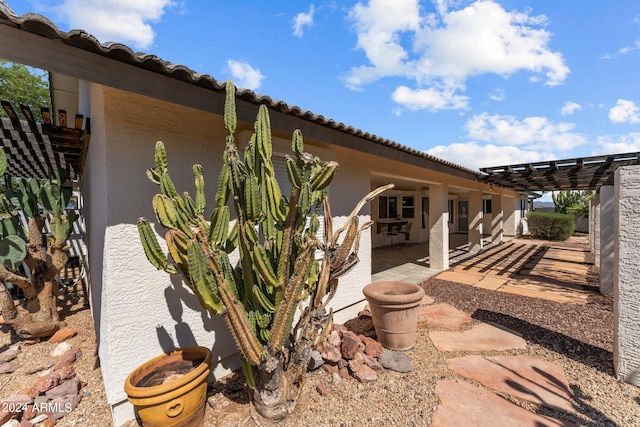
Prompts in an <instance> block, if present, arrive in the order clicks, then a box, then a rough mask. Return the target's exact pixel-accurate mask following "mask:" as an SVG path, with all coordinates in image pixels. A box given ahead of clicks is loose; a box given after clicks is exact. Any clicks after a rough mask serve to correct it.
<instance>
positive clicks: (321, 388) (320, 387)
mask: <svg viewBox="0 0 640 427" xmlns="http://www.w3.org/2000/svg"><path fill="white" fill-rule="evenodd" d="M316 391H317V392H318V394H319V395H320V396H326V395H327V394H329V390H328V389H327V386H326V385H324V383H318V385H316Z"/></svg>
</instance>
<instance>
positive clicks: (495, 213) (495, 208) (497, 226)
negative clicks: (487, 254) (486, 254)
mask: <svg viewBox="0 0 640 427" xmlns="http://www.w3.org/2000/svg"><path fill="white" fill-rule="evenodd" d="M502 198H503V196H502V194H494V195H493V196H491V243H493V244H494V245H495V244H498V243H502V242H503V241H504V221H503V212H502Z"/></svg>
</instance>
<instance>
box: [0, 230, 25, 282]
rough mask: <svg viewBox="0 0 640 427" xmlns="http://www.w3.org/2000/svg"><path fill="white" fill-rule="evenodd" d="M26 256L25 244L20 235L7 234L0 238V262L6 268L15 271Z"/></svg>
mask: <svg viewBox="0 0 640 427" xmlns="http://www.w3.org/2000/svg"><path fill="white" fill-rule="evenodd" d="M26 256H27V244H26V242H25V241H24V240H23V239H22V238H21V237H20V236H16V235H13V236H7V237H5V238H4V239H2V240H0V262H2V263H3V264H4V265H5V266H6V267H7V268H9V269H11V270H13V271H15V270H16V268H18V266H19V265H20V263H21V262H22V261H24V259H25V257H26ZM0 286H1V285H0Z"/></svg>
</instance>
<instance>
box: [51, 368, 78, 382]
mask: <svg viewBox="0 0 640 427" xmlns="http://www.w3.org/2000/svg"><path fill="white" fill-rule="evenodd" d="M56 372H57V373H58V375H60V379H61V380H68V379H69V378H73V377H74V376H75V375H76V370H75V368H74V367H73V366H63V367H62V368H60V369H58V370H57V371H56Z"/></svg>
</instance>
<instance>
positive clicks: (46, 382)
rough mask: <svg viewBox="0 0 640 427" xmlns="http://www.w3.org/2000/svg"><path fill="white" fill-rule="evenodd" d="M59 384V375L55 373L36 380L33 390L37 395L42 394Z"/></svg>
mask: <svg viewBox="0 0 640 427" xmlns="http://www.w3.org/2000/svg"><path fill="white" fill-rule="evenodd" d="M59 383H60V375H59V374H58V373H57V372H52V373H50V374H49V375H45V376H43V377H40V378H38V380H37V381H36V383H35V384H34V385H33V388H34V389H35V390H36V391H37V392H38V393H44V392H45V391H47V390H51V389H52V388H54V387H55V386H57V385H58V384H59Z"/></svg>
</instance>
